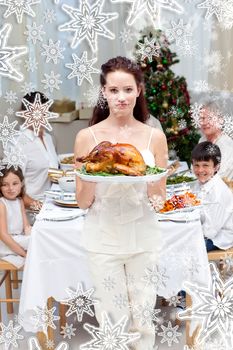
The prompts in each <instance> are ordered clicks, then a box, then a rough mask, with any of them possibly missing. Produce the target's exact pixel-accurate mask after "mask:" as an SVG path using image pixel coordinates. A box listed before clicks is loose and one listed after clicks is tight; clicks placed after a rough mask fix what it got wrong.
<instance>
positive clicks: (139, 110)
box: [89, 56, 149, 126]
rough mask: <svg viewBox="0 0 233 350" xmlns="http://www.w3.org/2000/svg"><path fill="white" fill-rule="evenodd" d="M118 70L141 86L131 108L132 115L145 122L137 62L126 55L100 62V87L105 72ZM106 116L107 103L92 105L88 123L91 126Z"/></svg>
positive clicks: (140, 79)
mask: <svg viewBox="0 0 233 350" xmlns="http://www.w3.org/2000/svg"><path fill="white" fill-rule="evenodd" d="M118 70H121V71H124V72H126V73H130V74H132V75H133V76H134V78H135V81H136V84H137V87H141V88H142V90H141V92H140V94H139V96H138V97H137V100H136V104H135V106H134V110H133V115H134V117H135V118H136V119H137V120H139V121H141V122H143V123H145V122H146V120H147V119H148V118H149V112H148V109H147V105H146V100H145V97H144V95H143V74H142V71H141V68H140V66H139V65H138V64H137V63H135V62H133V61H131V60H129V59H128V58H126V57H121V56H118V57H115V58H111V59H110V60H109V61H107V62H106V63H104V64H102V66H101V71H102V72H101V74H100V84H101V87H104V85H105V84H106V76H107V74H108V73H111V72H115V71H118ZM108 116H109V108H108V105H106V106H105V107H104V108H103V107H101V106H99V105H98V104H97V105H96V106H95V107H94V110H93V114H92V118H91V120H90V122H89V125H90V126H91V125H94V124H97V123H99V122H101V121H102V120H104V119H106V118H107V117H108Z"/></svg>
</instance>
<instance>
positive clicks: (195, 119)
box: [189, 102, 203, 128]
mask: <svg viewBox="0 0 233 350" xmlns="http://www.w3.org/2000/svg"><path fill="white" fill-rule="evenodd" d="M202 109H203V105H202V104H199V103H197V102H195V103H194V104H193V105H191V106H190V110H189V111H190V114H191V118H192V124H193V125H194V126H195V127H196V128H199V127H200V119H201V112H202Z"/></svg>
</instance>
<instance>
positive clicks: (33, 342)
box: [28, 337, 69, 350]
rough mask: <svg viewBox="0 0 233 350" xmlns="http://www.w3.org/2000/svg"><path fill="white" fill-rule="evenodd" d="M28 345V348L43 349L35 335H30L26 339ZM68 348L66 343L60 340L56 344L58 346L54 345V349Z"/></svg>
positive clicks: (62, 349)
mask: <svg viewBox="0 0 233 350" xmlns="http://www.w3.org/2000/svg"><path fill="white" fill-rule="evenodd" d="M28 345H29V350H44V348H43V349H42V348H41V346H40V344H39V341H38V339H37V338H35V337H31V338H29V339H28ZM68 349H69V345H68V343H66V342H61V343H59V344H58V346H56V348H55V349H54V350H68Z"/></svg>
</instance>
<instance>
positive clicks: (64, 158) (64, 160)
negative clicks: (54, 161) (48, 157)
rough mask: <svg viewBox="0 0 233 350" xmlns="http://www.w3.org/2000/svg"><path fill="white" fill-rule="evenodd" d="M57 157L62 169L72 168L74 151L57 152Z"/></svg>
mask: <svg viewBox="0 0 233 350" xmlns="http://www.w3.org/2000/svg"><path fill="white" fill-rule="evenodd" d="M58 159H59V164H60V168H61V169H62V170H69V169H74V163H75V161H74V153H64V154H59V155H58Z"/></svg>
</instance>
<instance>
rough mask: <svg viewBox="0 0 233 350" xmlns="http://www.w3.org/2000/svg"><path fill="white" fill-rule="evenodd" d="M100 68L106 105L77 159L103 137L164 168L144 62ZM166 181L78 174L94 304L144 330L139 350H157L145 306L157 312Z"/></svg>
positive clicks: (78, 146)
mask: <svg viewBox="0 0 233 350" xmlns="http://www.w3.org/2000/svg"><path fill="white" fill-rule="evenodd" d="M101 68H102V73H101V76H100V83H101V86H102V93H103V95H104V97H105V99H106V108H105V109H101V108H98V107H95V109H94V112H93V117H92V120H91V122H90V125H91V127H90V128H87V129H83V130H81V131H80V132H79V133H78V135H77V137H76V142H75V156H76V157H82V156H86V155H88V154H89V152H90V151H91V150H92V149H93V148H94V147H95V146H96V145H97V144H99V143H100V142H102V141H110V142H112V143H116V142H118V143H128V144H132V145H133V146H135V147H136V148H137V149H138V150H139V151H140V152H141V154H142V156H143V158H144V160H145V163H146V164H148V165H150V166H154V165H155V163H156V165H157V166H160V167H166V166H167V142H166V138H165V135H164V134H163V132H162V131H160V130H159V129H154V128H151V127H150V126H148V125H146V120H147V119H148V116H149V113H148V111H147V108H146V103H145V99H144V96H143V93H142V87H143V78H142V72H141V70H140V67H139V66H138V65H137V64H135V63H133V62H132V61H130V60H129V59H127V58H125V57H116V58H113V59H110V60H109V61H108V62H107V63H105V64H103V65H102V67H101ZM77 166H78V167H80V166H81V164H80V163H78V164H77ZM165 184H166V180H165V178H162V179H161V180H160V181H158V182H155V183H149V184H146V183H143V184H141V183H140V184H115V183H114V184H110V185H109V184H105V183H98V184H96V183H90V182H85V181H82V180H80V179H79V178H77V198H78V203H79V206H80V207H81V208H90V209H89V211H88V215H87V217H86V221H85V225H84V232H83V233H84V244H85V247H86V249H87V251H88V256H89V263H90V271H91V274H92V278H93V283H94V288H95V296H96V297H97V298H98V299H99V301H100V303H99V304H97V305H96V306H95V310H96V316H97V319H98V321H99V322H101V311H106V312H107V313H108V314H109V316H110V318H111V319H112V320H113V321H114V322H118V321H119V320H120V319H121V318H122V317H123V316H125V315H126V316H127V317H128V319H129V329H130V330H134V331H135V330H136V331H139V332H140V335H141V338H140V340H139V341H138V342H137V344H136V349H137V350H151V349H153V346H154V336H155V331H154V328H153V323H152V318H153V317H151V319H148V317H147V319H145V317H144V316H143V311H144V310H146V309H147V310H149V314H151V315H153V308H154V306H155V302H156V283H154V279H153V277H154V275H155V271H156V262H157V260H158V253H159V246H160V237H159V230H158V225H157V220H156V215H155V213H154V212H153V211H152V210H151V208H150V205H149V198H150V197H152V196H158V197H157V198H160V199H161V197H162V198H163V199H164V198H165ZM153 198H155V197H153Z"/></svg>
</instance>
